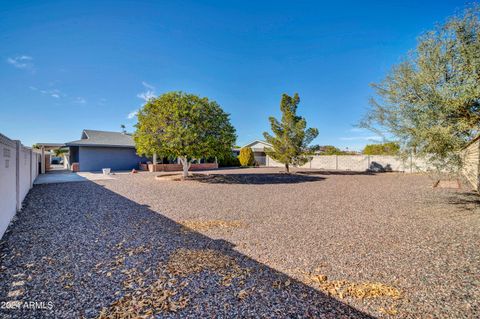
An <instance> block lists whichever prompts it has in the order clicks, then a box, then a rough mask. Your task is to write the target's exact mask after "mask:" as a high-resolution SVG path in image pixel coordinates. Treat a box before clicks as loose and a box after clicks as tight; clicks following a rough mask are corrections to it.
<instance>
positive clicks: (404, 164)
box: [267, 155, 426, 173]
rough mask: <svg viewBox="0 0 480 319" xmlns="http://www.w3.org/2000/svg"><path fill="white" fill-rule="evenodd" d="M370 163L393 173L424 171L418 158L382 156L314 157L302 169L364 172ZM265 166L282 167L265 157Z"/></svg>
mask: <svg viewBox="0 0 480 319" xmlns="http://www.w3.org/2000/svg"><path fill="white" fill-rule="evenodd" d="M372 162H377V163H379V164H380V165H382V166H383V167H386V166H387V165H388V166H390V168H391V169H392V170H393V171H399V172H406V173H415V172H420V171H424V170H425V169H426V163H425V161H423V160H422V159H420V158H415V157H413V158H412V157H410V158H408V159H407V160H405V161H404V160H402V159H400V158H398V157H396V156H384V155H315V156H312V157H311V160H310V161H308V162H307V163H306V164H305V165H303V166H302V168H313V169H325V170H347V171H365V170H367V169H368V168H369V167H370V164H371V163H372ZM267 166H271V167H283V166H284V165H283V164H281V163H278V162H276V161H275V160H273V159H272V158H270V157H269V156H267Z"/></svg>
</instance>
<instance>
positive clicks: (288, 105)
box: [263, 93, 318, 173]
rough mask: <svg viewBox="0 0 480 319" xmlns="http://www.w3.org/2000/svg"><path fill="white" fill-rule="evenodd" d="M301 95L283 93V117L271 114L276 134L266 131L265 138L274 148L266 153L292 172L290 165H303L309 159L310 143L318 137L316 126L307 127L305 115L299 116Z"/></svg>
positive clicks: (281, 108)
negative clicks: (279, 118) (298, 109)
mask: <svg viewBox="0 0 480 319" xmlns="http://www.w3.org/2000/svg"><path fill="white" fill-rule="evenodd" d="M299 103H300V97H299V96H298V94H297V93H295V95H294V96H293V98H292V97H291V96H288V95H287V94H283V95H282V101H281V103H280V110H281V111H282V119H281V121H278V120H277V119H276V118H274V117H273V116H271V117H270V118H269V121H270V126H271V129H272V132H273V134H274V136H272V135H270V134H269V133H268V132H264V133H263V136H264V137H265V140H266V141H267V142H268V143H270V144H271V145H272V148H268V149H265V153H266V154H267V155H268V156H270V157H271V158H273V159H274V160H275V161H277V162H280V163H282V164H285V170H286V171H287V173H288V172H290V167H289V166H290V165H303V164H305V163H306V162H307V161H308V158H307V155H308V153H309V148H308V145H309V144H310V143H311V142H312V140H313V139H314V138H315V137H317V135H318V130H317V129H316V128H308V129H307V128H306V127H307V121H306V120H305V118H304V117H301V116H297V108H298V104H299Z"/></svg>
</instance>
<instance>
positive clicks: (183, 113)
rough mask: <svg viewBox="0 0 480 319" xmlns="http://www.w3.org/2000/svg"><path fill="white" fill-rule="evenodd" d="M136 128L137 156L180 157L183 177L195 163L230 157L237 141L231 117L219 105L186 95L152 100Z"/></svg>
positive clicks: (141, 111)
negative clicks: (199, 160) (202, 160)
mask: <svg viewBox="0 0 480 319" xmlns="http://www.w3.org/2000/svg"><path fill="white" fill-rule="evenodd" d="M135 127H136V131H135V133H134V135H133V138H134V140H135V145H136V148H137V153H138V154H140V155H146V156H152V155H153V154H158V155H160V156H162V157H170V158H172V157H175V158H178V159H179V160H180V163H181V164H182V167H183V176H184V177H187V176H188V170H189V168H190V165H191V162H192V161H193V160H195V159H200V158H208V157H217V158H220V159H221V158H223V157H224V156H228V154H230V153H231V152H232V146H233V145H234V143H235V140H236V134H235V128H234V127H233V126H232V124H231V123H230V119H229V115H228V114H227V113H225V112H224V111H223V110H222V108H221V107H220V105H219V104H218V103H216V102H215V101H211V100H209V99H208V98H206V97H198V96H196V95H193V94H187V93H183V92H169V93H165V94H163V95H161V96H159V97H158V98H153V99H150V100H149V101H148V102H147V103H146V104H145V105H144V106H143V107H142V108H141V109H140V110H139V112H138V123H137V124H136V125H135Z"/></svg>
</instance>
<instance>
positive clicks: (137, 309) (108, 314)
mask: <svg viewBox="0 0 480 319" xmlns="http://www.w3.org/2000/svg"><path fill="white" fill-rule="evenodd" d="M187 284H188V283H187V282H179V281H178V280H177V279H176V278H175V277H173V276H172V275H168V273H166V274H165V275H162V274H161V275H160V276H159V278H158V279H157V280H156V281H155V282H154V283H152V284H150V285H148V286H141V287H139V288H137V289H136V290H134V291H132V292H130V293H127V294H126V295H124V296H123V297H122V298H120V299H119V300H117V301H115V302H114V303H112V304H111V305H110V307H108V308H104V309H102V311H101V313H100V314H99V316H98V319H110V318H115V319H119V318H149V317H152V316H154V315H155V314H160V313H162V312H177V311H178V310H181V309H183V308H185V307H186V306H187V304H188V298H187V296H186V295H179V292H180V289H182V288H184V287H185V286H186V285H187Z"/></svg>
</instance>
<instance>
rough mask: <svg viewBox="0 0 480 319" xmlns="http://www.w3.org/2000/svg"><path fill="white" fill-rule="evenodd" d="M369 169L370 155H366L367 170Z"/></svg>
mask: <svg viewBox="0 0 480 319" xmlns="http://www.w3.org/2000/svg"><path fill="white" fill-rule="evenodd" d="M369 168H370V155H367V170H368V169H369Z"/></svg>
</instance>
